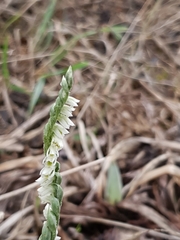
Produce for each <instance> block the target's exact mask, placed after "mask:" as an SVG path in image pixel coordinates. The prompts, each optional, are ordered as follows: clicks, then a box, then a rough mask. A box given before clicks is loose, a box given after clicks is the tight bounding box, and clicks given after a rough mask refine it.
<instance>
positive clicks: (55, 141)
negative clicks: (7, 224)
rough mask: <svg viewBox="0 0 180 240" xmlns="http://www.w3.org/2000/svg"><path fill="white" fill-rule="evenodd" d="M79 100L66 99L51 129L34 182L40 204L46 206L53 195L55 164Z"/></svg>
mask: <svg viewBox="0 0 180 240" xmlns="http://www.w3.org/2000/svg"><path fill="white" fill-rule="evenodd" d="M78 102H79V100H77V99H75V98H73V97H70V96H69V97H68V99H67V101H66V104H64V106H63V107H62V110H61V112H60V113H59V117H58V121H57V122H56V123H55V125H54V127H53V133H54V134H53V137H52V140H51V145H50V147H49V149H48V150H47V153H46V156H45V158H44V160H43V164H44V167H43V169H42V170H41V172H40V175H41V176H40V178H38V179H37V180H36V181H37V182H38V183H39V184H40V186H41V187H40V188H39V189H38V193H39V197H40V199H41V202H42V203H44V204H46V203H49V202H50V201H51V196H52V194H53V187H52V183H53V181H54V177H55V173H56V163H57V158H58V156H59V150H61V149H62V148H63V138H64V135H65V134H67V133H69V131H68V129H69V128H70V126H74V123H73V122H72V121H71V120H70V119H69V117H71V116H72V111H74V110H75V108H74V107H77V106H78V105H77V103H78Z"/></svg>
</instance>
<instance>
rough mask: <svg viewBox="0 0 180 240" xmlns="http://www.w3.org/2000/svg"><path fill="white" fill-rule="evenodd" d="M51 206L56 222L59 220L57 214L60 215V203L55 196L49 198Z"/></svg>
mask: <svg viewBox="0 0 180 240" xmlns="http://www.w3.org/2000/svg"><path fill="white" fill-rule="evenodd" d="M51 208H52V212H53V213H54V215H55V217H56V221H57V223H58V222H59V215H60V204H59V201H58V199H57V198H53V199H52V200H51Z"/></svg>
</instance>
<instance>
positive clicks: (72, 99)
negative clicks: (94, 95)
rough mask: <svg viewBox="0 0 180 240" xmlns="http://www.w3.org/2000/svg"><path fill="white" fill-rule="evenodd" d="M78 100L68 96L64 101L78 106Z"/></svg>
mask: <svg viewBox="0 0 180 240" xmlns="http://www.w3.org/2000/svg"><path fill="white" fill-rule="evenodd" d="M78 102H79V100H78V99H76V98H73V97H71V96H69V97H68V99H67V101H66V104H68V105H70V106H73V107H77V106H78Z"/></svg>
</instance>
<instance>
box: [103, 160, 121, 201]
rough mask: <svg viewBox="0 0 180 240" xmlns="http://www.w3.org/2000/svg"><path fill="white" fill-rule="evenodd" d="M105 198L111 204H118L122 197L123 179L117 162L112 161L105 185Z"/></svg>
mask: <svg viewBox="0 0 180 240" xmlns="http://www.w3.org/2000/svg"><path fill="white" fill-rule="evenodd" d="M105 199H106V200H107V201H108V202H109V203H110V204H116V203H118V202H120V201H121V199H122V180H121V174H120V171H119V168H118V166H117V164H116V163H114V162H113V163H111V165H110V167H109V169H108V174H107V182H106V187H105Z"/></svg>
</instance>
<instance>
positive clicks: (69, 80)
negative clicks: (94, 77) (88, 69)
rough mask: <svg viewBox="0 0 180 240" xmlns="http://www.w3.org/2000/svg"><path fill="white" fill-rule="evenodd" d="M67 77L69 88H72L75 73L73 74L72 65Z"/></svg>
mask: <svg viewBox="0 0 180 240" xmlns="http://www.w3.org/2000/svg"><path fill="white" fill-rule="evenodd" d="M65 78H66V80H67V84H68V87H69V89H71V87H72V83H73V74H72V67H71V66H70V67H69V68H68V70H67V72H66V75H65Z"/></svg>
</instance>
